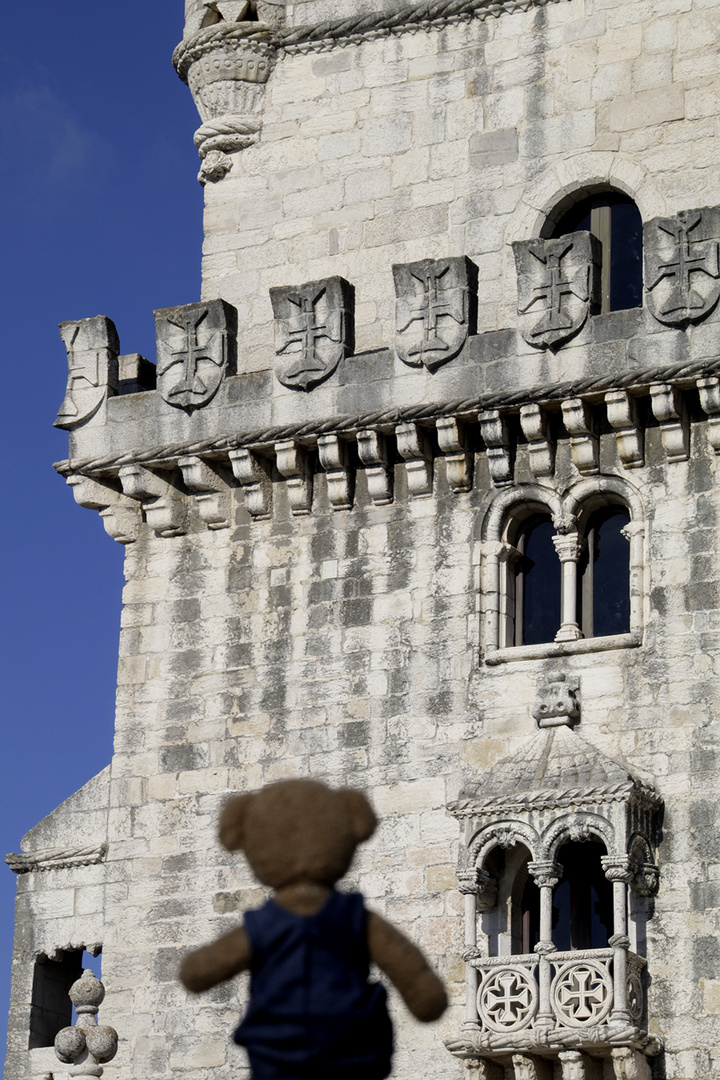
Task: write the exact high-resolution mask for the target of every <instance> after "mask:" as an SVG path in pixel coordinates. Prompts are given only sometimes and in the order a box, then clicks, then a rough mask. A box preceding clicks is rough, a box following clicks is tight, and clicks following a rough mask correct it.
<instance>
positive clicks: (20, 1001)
mask: <svg viewBox="0 0 720 1080" xmlns="http://www.w3.org/2000/svg"><path fill="white" fill-rule="evenodd" d="M719 34H720V3H718V0H702V2H700V0H647V3H643V4H631V3H627V2H624V0H557V2H553V3H542V2H540V0H535V2H534V0H493V2H490V0H429V2H426V3H423V4H419V3H418V4H415V3H406V2H401V0H388V2H386V3H384V4H383V5H377V6H376V5H374V4H373V3H371V2H369V0H368V2H365V0H360V2H358V0H353V2H351V0H304V2H302V3H292V2H289V0H288V3H287V4H283V3H273V2H270V0H249V2H248V0H214V2H208V0H187V3H186V31H185V37H184V39H183V41H182V42H181V43H180V45H179V46H178V48H177V50H176V52H175V56H174V62H175V67H176V69H177V72H178V74H179V75H180V77H181V78H182V79H183V80H184V81H186V82H187V84H188V86H189V87H190V90H191V91H192V94H193V97H194V99H195V101H196V104H197V106H198V110H199V112H200V117H201V121H202V123H201V126H200V128H199V130H198V132H197V134H196V136H195V144H196V146H197V148H198V151H199V155H200V177H199V179H200V181H201V183H203V184H204V187H205V200H206V209H205V248H204V259H203V286H202V297H201V298H200V300H199V301H198V303H195V304H191V305H188V306H185V307H178V308H172V309H165V310H161V311H158V312H156V323H157V362H156V363H152V362H150V361H148V360H146V359H144V358H143V357H141V356H139V355H137V354H121V349H120V345H119V341H118V334H117V332H116V329H115V327H114V325H113V323H112V322H111V321H110V320H109V319H107V318H104V317H98V318H95V319H91V320H85V321H81V322H68V323H65V324H63V326H62V338H63V341H64V343H65V346H66V348H67V352H68V358H69V378H68V388H67V394H66V397H65V400H64V401H63V403H62V406H61V408H60V413H59V416H58V420H57V423H58V425H59V426H60V427H63V428H66V429H68V431H69V439H70V447H69V456H68V459H67V460H66V461H64V462H62V463H60V464H59V465H58V466H57V468H58V471H59V473H60V474H61V475H62V476H63V477H65V478H66V479H67V483H68V484H69V485H70V487H71V489H72V492H73V495H74V497H75V499H76V501H77V502H78V503H79V504H80V505H81V506H84V507H88V508H90V509H94V510H96V511H99V512H100V514H101V516H102V518H103V521H104V524H105V528H106V530H107V532H108V533H109V534H110V536H112V537H113V538H114V539H115V540H117V541H119V542H120V543H121V544H124V545H125V550H126V562H125V566H126V579H127V585H126V588H125V593H124V597H123V603H124V608H123V618H122V627H123V629H122V636H121V643H120V659H119V667H118V691H117V714H116V722H115V747H114V754H113V758H112V761H111V763H110V764H109V765H108V767H107V769H106V770H104V771H103V772H102V773H101V774H100V775H99V776H97V777H95V778H94V779H93V780H91V781H90V783H89V784H87V785H86V786H85V787H84V788H83V789H82V790H81V791H79V792H78V793H77V794H76V795H74V796H73V797H72V798H71V799H69V800H68V801H67V802H66V803H64V804H63V805H62V806H61V807H59V808H58V809H57V810H56V811H55V812H54V813H52V814H51V815H50V816H49V817H48V818H46V819H45V820H44V821H42V822H41V823H40V824H39V825H38V826H37V827H36V828H35V829H33V830H32V831H31V832H30V833H29V834H28V835H27V836H26V837H25V838H24V840H23V842H22V853H21V854H19V855H13V856H10V857H9V859H10V863H11V865H12V866H13V868H14V869H15V870H17V871H18V875H19V876H18V900H17V933H16V946H15V954H14V971H13V998H12V1009H11V1021H10V1036H9V1040H10V1044H9V1054H8V1058H7V1067H6V1080H31V1078H38V1080H39V1078H40V1077H47V1075H48V1074H49V1073H53V1072H54V1070H55V1069H56V1062H55V1058H54V1055H53V1052H52V1048H51V1044H52V1039H53V1036H54V1034H55V1032H56V1031H57V1030H58V1028H59V1027H62V1026H63V1025H64V1023H66V1022H67V1020H66V1019H65V1017H64V1012H65V1010H66V1008H67V1006H66V1004H65V991H66V989H67V987H68V986H69V984H70V983H71V982H72V981H73V980H74V978H75V976H76V974H77V969H78V965H79V957H80V953H81V950H82V949H83V948H86V949H90V950H92V951H95V952H97V951H99V950H102V957H103V981H104V983H105V985H106V987H107V1009H108V1016H110V1017H111V1018H112V1023H113V1025H114V1026H115V1027H116V1028H117V1029H118V1031H119V1033H120V1036H121V1043H120V1048H119V1051H118V1055H117V1057H116V1059H115V1061H114V1062H113V1063H112V1065H111V1066H109V1067H108V1074H110V1073H111V1074H112V1077H113V1078H115V1077H117V1080H132V1078H135V1077H138V1078H139V1077H143V1078H145V1077H148V1078H152V1080H170V1077H173V1078H175V1080H176V1078H178V1077H181V1078H187V1080H206V1078H207V1080H209V1078H210V1077H212V1078H213V1080H229V1078H230V1077H237V1076H243V1075H246V1074H244V1073H243V1064H242V1059H241V1054H240V1051H238V1050H237V1049H236V1048H234V1047H233V1046H231V1044H230V1043H229V1039H228V1036H229V1032H230V1030H231V1029H232V1026H233V1024H234V1022H235V1021H236V1018H237V1016H238V1014H239V1012H240V1009H241V1007H242V1002H243V1000H244V995H245V992H246V990H245V984H244V983H242V982H241V983H240V985H239V988H238V985H237V984H234V985H232V986H228V987H224V988H222V989H221V990H218V991H216V992H214V993H213V994H211V995H209V996H208V997H206V998H204V999H202V1000H193V1001H190V1000H189V999H188V998H187V996H186V995H185V992H184V991H183V990H182V989H181V987H180V986H179V984H178V983H177V981H176V970H177V965H178V961H179V957H180V955H181V954H182V952H183V949H184V948H185V946H186V945H187V944H196V943H199V942H201V941H202V940H205V939H207V938H209V937H210V936H212V935H214V934H216V933H217V932H219V931H221V930H222V929H223V928H226V927H229V926H230V925H231V924H232V923H233V922H235V921H236V920H237V919H238V918H239V915H240V913H241V912H242V910H243V909H244V908H245V907H247V906H251V905H254V904H256V903H257V902H258V901H259V900H260V899H261V898H262V891H261V890H260V889H258V888H257V887H256V886H255V885H254V884H253V883H252V881H251V880H250V878H249V876H248V875H247V873H246V871H245V870H244V869H243V867H242V866H241V865H240V864H239V860H235V859H232V858H230V857H228V856H227V855H226V854H224V853H223V852H221V851H220V849H219V847H218V845H217V843H216V840H215V822H216V818H217V813H218V808H219V806H220V804H221V803H222V800H223V799H224V798H225V796H226V794H227V793H228V792H234V791H241V790H247V789H251V788H255V787H257V786H259V785H261V784H263V783H265V782H268V781H272V780H274V779H277V778H279V777H283V776H288V775H312V776H316V777H318V778H321V779H325V780H328V781H330V782H332V783H340V782H342V783H344V784H351V785H357V786H361V787H363V788H365V789H367V791H368V792H369V793H370V795H371V798H372V799H373V801H374V803H375V806H376V807H377V810H378V812H379V814H380V815H381V817H382V819H383V820H382V825H381V828H380V830H379V832H378V834H377V836H376V838H375V839H374V840H373V841H372V843H371V844H369V845H367V847H366V850H365V851H363V853H362V855H361V857H360V858H359V859H358V862H357V864H356V866H355V867H354V869H353V872H352V880H351V882H350V885H351V886H358V887H360V888H361V889H362V890H363V892H364V893H365V894H366V896H367V897H368V900H369V903H370V904H371V905H372V906H374V907H375V908H376V909H377V910H379V911H380V912H382V913H384V914H386V915H387V916H388V917H389V918H390V919H392V920H393V921H395V922H397V923H398V924H400V925H401V926H403V927H404V928H405V929H406V930H407V931H408V932H409V933H411V934H412V935H413V936H414V937H415V938H416V939H417V940H418V941H419V942H420V943H421V944H422V946H423V948H424V949H425V950H426V952H427V953H428V954H429V955H430V957H431V958H432V960H433V962H434V963H435V964H436V966H437V967H438V969H439V970H440V971H441V973H442V974H443V976H444V978H445V979H446V980H447V982H448V984H449V986H450V989H451V992H452V995H453V1001H454V1006H453V1008H452V1009H451V1010H449V1012H448V1013H447V1015H446V1016H445V1017H444V1018H443V1020H442V1022H441V1023H440V1024H438V1025H435V1026H432V1027H430V1028H422V1029H421V1028H420V1027H419V1026H417V1025H415V1024H411V1023H410V1022H408V1021H407V1019H406V1018H405V1016H404V1015H402V1013H401V1012H400V1010H398V1017H397V1032H398V1036H397V1041H398V1051H397V1055H396V1070H395V1075H396V1076H397V1077H401V1078H403V1080H410V1078H411V1077H416V1076H417V1075H419V1074H420V1075H429V1076H432V1077H433V1080H459V1078H460V1077H461V1075H462V1074H463V1070H464V1069H466V1070H467V1071H468V1072H469V1074H470V1076H471V1077H473V1078H474V1080H481V1078H482V1080H580V1078H582V1080H611V1078H612V1080H631V1078H632V1080H647V1078H648V1077H650V1076H651V1075H652V1076H654V1077H655V1078H656V1080H660V1078H663V1080H708V1078H709V1077H712V1076H717V1075H720V1058H719V1057H718V1049H717V1047H718V1046H720V971H719V970H718V968H719V959H720V946H719V945H718V940H719V938H718V930H719V926H718V908H719V907H720V846H719V844H718V836H717V822H718V797H717V796H718V790H719V782H720V776H719V772H718V758H717V743H718V715H717V702H718V700H719V699H720V670H719V660H718V633H719V631H720V589H719V582H718V577H719V574H718V550H719V548H720V484H719V483H718V476H717V474H718V470H719V467H720V466H719V464H718V453H720V307H719V306H718V299H719V297H720V209H718V207H720V138H719V137H718V127H717V116H716V114H717V102H718V97H719V95H720V67H719V66H718V50H717V45H716V42H717V40H718V35H719Z"/></svg>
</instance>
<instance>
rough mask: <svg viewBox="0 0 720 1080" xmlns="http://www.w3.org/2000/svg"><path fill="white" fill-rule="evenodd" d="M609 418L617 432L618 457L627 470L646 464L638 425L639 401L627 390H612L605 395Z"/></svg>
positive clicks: (640, 430) (611, 425) (640, 429)
mask: <svg viewBox="0 0 720 1080" xmlns="http://www.w3.org/2000/svg"><path fill="white" fill-rule="evenodd" d="M605 404H606V406H607V417H608V423H609V424H610V427H611V428H612V429H613V430H614V432H615V442H616V444H617V451H618V457H619V458H620V460H621V461H622V463H623V465H624V466H625V468H626V469H637V468H640V466H641V465H644V464H645V455H644V452H643V432H642V428H641V427H640V424H639V423H638V415H637V399H636V398H634V397H632V396H631V395H630V394H628V392H627V390H610V391H608V393H607V394H606V395H605Z"/></svg>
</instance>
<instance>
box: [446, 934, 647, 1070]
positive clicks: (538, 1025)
mask: <svg viewBox="0 0 720 1080" xmlns="http://www.w3.org/2000/svg"><path fill="white" fill-rule="evenodd" d="M467 961H468V966H469V969H470V970H469V974H472V973H473V972H474V979H475V983H476V985H475V988H474V993H471V994H469V995H468V1015H467V1017H466V1023H465V1029H464V1033H465V1035H466V1036H469V1037H470V1038H469V1041H471V1042H472V1043H473V1044H474V1046H475V1047H476V1048H477V1049H480V1048H482V1049H485V1050H489V1051H491V1052H492V1051H494V1052H495V1053H507V1052H510V1051H517V1050H519V1049H527V1050H532V1049H538V1048H541V1047H542V1048H552V1047H566V1048H574V1049H581V1048H586V1049H590V1048H596V1049H598V1048H601V1047H607V1046H608V1045H609V1044H613V1045H617V1044H618V1040H619V1041H620V1042H621V1043H622V1044H623V1045H633V1044H634V1043H635V1042H637V1043H638V1045H639V1044H640V1043H643V1044H644V1043H645V1042H646V1041H647V1036H646V1034H645V1032H644V1031H642V1030H641V1028H642V1021H643V1013H644V995H643V986H642V970H643V968H644V966H645V960H644V959H643V958H642V957H640V956H638V955H637V954H636V953H633V952H630V951H629V949H628V947H627V939H624V941H621V942H612V945H611V947H609V948H605V949H586V950H571V951H569V952H559V951H555V950H554V949H553V948H552V946H551V947H550V948H549V949H547V948H544V949H543V950H542V951H541V952H538V953H530V954H527V955H519V956H492V957H480V956H468V957H467Z"/></svg>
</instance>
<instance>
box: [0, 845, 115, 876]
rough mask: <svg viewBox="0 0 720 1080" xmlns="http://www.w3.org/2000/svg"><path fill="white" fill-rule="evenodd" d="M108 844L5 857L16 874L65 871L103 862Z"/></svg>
mask: <svg viewBox="0 0 720 1080" xmlns="http://www.w3.org/2000/svg"><path fill="white" fill-rule="evenodd" d="M106 853H107V844H98V845H92V844H91V845H88V846H86V847H74V848H46V849H43V850H42V851H28V852H25V851H21V852H19V853H17V854H14V853H10V854H9V855H6V856H5V862H6V863H7V865H8V866H9V867H10V869H11V870H12V871H13V873H15V874H28V873H31V872H32V871H36V870H65V869H67V868H68V867H74V866H92V865H93V864H94V863H99V862H102V861H103V859H104V858H105V855H106Z"/></svg>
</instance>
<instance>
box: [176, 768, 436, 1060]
mask: <svg viewBox="0 0 720 1080" xmlns="http://www.w3.org/2000/svg"><path fill="white" fill-rule="evenodd" d="M376 825H377V819H376V817H375V814H374V812H373V810H372V807H371V806H370V803H369V802H368V800H367V798H366V797H365V795H364V794H363V793H362V792H361V791H357V790H354V789H351V788H338V789H332V788H329V787H327V786H326V785H325V784H322V783H319V782H318V781H315V780H302V779H297V780H282V781H279V782H277V783H274V784H270V785H268V786H267V787H265V788H262V789H261V790H260V791H256V792H249V793H247V794H242V795H236V796H233V797H231V798H230V799H228V801H227V802H226V803H225V806H224V808H223V810H222V813H221V817H220V827H219V838H220V842H221V843H222V844H223V845H224V847H226V848H227V849H228V850H229V851H242V852H243V853H244V855H245V857H246V859H247V861H248V863H249V864H250V868H251V869H252V871H253V873H254V875H255V877H256V878H257V879H258V881H260V882H261V883H262V884H263V885H266V886H270V888H271V889H272V890H273V893H272V895H271V897H270V899H269V900H267V901H266V903H265V904H264V905H263V906H262V907H261V908H258V909H255V910H252V911H247V912H245V916H244V920H243V923H242V925H240V926H238V927H236V928H235V929H234V930H231V931H230V932H229V933H228V934H225V935H223V936H222V937H220V938H218V939H217V940H216V941H214V942H212V943H211V944H209V945H205V946H203V947H202V948H199V949H195V950H194V951H192V952H190V953H189V954H188V955H187V956H186V957H185V959H184V960H183V963H182V965H181V968H180V980H181V982H182V983H183V985H184V986H185V988H186V989H187V990H190V991H192V992H193V993H200V992H202V991H204V990H209V989H210V988H211V987H213V986H216V985H217V984H218V983H220V982H223V981H224V980H226V979H230V978H232V977H233V976H234V975H237V974H238V973H239V972H241V971H246V970H248V969H249V971H250V973H251V981H250V1001H249V1004H248V1007H247V1010H246V1012H245V1016H244V1018H243V1020H242V1022H241V1023H240V1026H239V1027H238V1028H237V1030H236V1031H235V1035H234V1039H235V1041H236V1042H237V1043H239V1044H240V1045H241V1046H244V1047H245V1049H246V1051H247V1053H248V1057H249V1059H250V1066H251V1070H252V1077H253V1080H384V1077H386V1076H388V1075H389V1073H390V1071H391V1060H392V1049H393V1037H392V1027H391V1023H390V1018H389V1015H388V1011H387V1005H386V992H385V988H384V987H383V986H382V984H381V983H378V982H373V981H370V980H369V978H368V976H369V965H370V963H371V962H372V963H374V964H376V965H377V966H378V968H380V970H381V971H382V972H384V974H385V975H386V976H387V978H388V979H389V981H390V982H391V983H392V984H393V986H395V988H396V989H397V990H398V992H399V993H400V996H401V997H402V998H403V1000H404V1002H405V1004H406V1006H407V1007H408V1009H409V1010H410V1012H411V1013H412V1014H413V1016H415V1017H416V1018H417V1019H418V1020H421V1021H423V1022H426V1023H427V1022H429V1021H432V1020H437V1019H438V1018H439V1017H440V1016H441V1015H442V1013H443V1012H444V1011H445V1008H446V1006H447V997H446V994H445V988H444V986H443V984H442V982H441V981H440V979H439V978H438V977H437V975H436V974H435V973H434V972H433V971H432V969H431V968H430V966H429V965H428V963H427V961H426V959H425V957H424V956H423V954H422V953H421V952H420V950H419V949H418V948H417V947H416V946H415V945H414V944H413V943H412V942H411V941H410V940H409V939H408V938H406V937H405V935H404V934H402V933H401V932H400V931H399V930H398V929H397V928H396V927H394V926H393V925H392V924H391V923H389V922H386V920H385V919H383V918H381V916H380V915H378V914H376V913H375V912H372V911H368V910H367V909H366V907H365V904H364V900H363V897H362V896H361V895H360V893H354V892H339V891H338V890H336V889H335V887H334V886H335V884H336V882H338V881H339V880H340V878H342V877H343V875H344V874H345V873H346V872H347V870H348V868H349V866H350V863H351V861H352V858H353V855H354V853H355V849H356V847H357V846H358V844H361V843H362V842H363V841H364V840H367V839H369V837H371V836H372V834H373V832H374V831H375V827H376Z"/></svg>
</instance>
